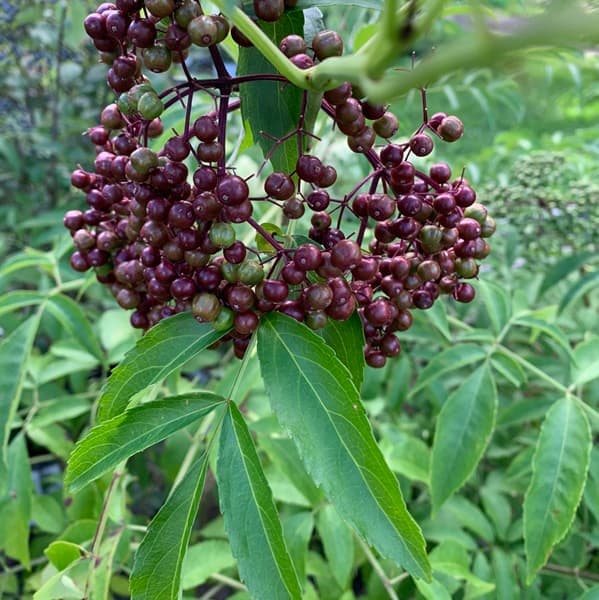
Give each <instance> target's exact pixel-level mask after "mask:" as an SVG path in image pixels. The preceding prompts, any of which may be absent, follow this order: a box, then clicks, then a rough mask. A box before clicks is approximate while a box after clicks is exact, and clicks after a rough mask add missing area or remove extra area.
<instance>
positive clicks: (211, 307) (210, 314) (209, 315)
mask: <svg viewBox="0 0 599 600" xmlns="http://www.w3.org/2000/svg"><path fill="white" fill-rule="evenodd" d="M221 309H222V305H221V303H220V301H219V299H218V298H217V297H216V296H215V295H214V294H208V293H203V294H196V295H195V296H194V297H193V300H192V302H191V314H192V315H193V316H194V317H197V318H198V319H201V320H202V321H205V322H208V323H211V322H212V321H214V319H216V317H217V316H218V314H219V313H220V311H221Z"/></svg>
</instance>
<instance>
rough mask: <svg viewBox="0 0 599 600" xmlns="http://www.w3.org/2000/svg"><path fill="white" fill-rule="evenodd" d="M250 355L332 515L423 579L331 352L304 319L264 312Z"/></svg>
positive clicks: (418, 549) (417, 540) (415, 533)
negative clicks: (256, 360) (254, 350)
mask: <svg viewBox="0 0 599 600" xmlns="http://www.w3.org/2000/svg"><path fill="white" fill-rule="evenodd" d="M258 357H259V359H260V367H261V369H262V376H263V378H264V381H265V384H266V389H267V392H268V394H269V397H270V400H271V404H272V407H273V409H274V411H275V413H276V414H277V417H278V419H279V421H280V423H281V424H282V425H283V426H284V427H285V428H286V429H287V430H288V431H289V433H290V435H291V437H292V439H293V440H294V441H295V443H296V445H297V447H298V450H299V452H300V456H301V457H302V459H303V461H304V464H305V465H306V467H307V469H308V472H309V473H310V474H311V476H312V478H313V479H314V481H315V482H316V484H317V485H319V486H320V487H322V489H323V490H324V492H325V494H326V495H327V497H328V498H329V500H330V501H331V502H332V503H333V504H334V505H335V507H336V509H337V511H338V512H339V514H340V516H341V517H342V518H344V519H346V520H347V521H348V522H349V523H350V524H351V525H353V527H355V528H356V530H357V531H358V532H359V533H360V535H362V536H363V537H364V538H365V539H366V540H367V541H368V542H369V543H371V544H372V545H373V546H374V547H375V548H376V549H377V550H378V551H379V552H380V554H381V555H382V556H384V557H386V558H390V559H391V560H393V561H395V562H396V563H398V564H400V565H401V566H403V567H404V568H405V569H406V570H407V571H408V572H410V573H411V574H412V575H414V576H415V577H423V578H426V579H429V578H430V567H429V564H428V560H427V558H426V552H425V543H424V538H423V537H422V533H421V531H420V528H419V527H418V525H417V524H416V522H415V521H414V520H413V518H412V517H411V516H410V514H409V513H408V511H407V509H406V505H405V502H404V500H403V497H402V495H401V490H400V489H399V485H398V482H397V479H396V478H395V476H394V475H393V473H392V472H391V470H390V469H389V467H388V465H387V464H386V463H385V460H384V458H383V455H382V453H381V451H380V449H379V448H378V446H377V444H376V441H375V439H374V436H373V433H372V429H371V427H370V423H369V422H368V419H367V417H366V414H365V412H364V408H363V407H362V405H361V403H360V399H359V396H358V392H357V390H356V387H355V386H354V384H353V382H352V381H351V376H350V374H349V371H348V370H347V369H346V368H345V366H344V365H343V364H342V363H341V362H340V361H339V359H338V358H337V357H336V356H335V353H334V352H333V350H332V349H331V348H330V347H328V346H327V345H326V344H325V343H324V341H323V340H322V338H320V337H319V336H318V335H317V334H315V333H314V332H312V331H311V330H310V329H308V327H306V326H305V325H302V324H300V323H297V322H296V321H294V320H293V319H290V318H289V317H286V316H285V315H281V314H269V315H267V316H266V317H263V319H262V322H261V325H260V328H259V329H258Z"/></svg>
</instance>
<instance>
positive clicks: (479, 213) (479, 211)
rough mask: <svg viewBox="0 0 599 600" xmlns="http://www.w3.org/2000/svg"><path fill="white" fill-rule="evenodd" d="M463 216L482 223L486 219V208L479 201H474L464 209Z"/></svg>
mask: <svg viewBox="0 0 599 600" xmlns="http://www.w3.org/2000/svg"><path fill="white" fill-rule="evenodd" d="M464 216H465V217H468V218H470V219H474V220H475V221H478V222H479V223H480V224H481V225H483V224H484V223H485V221H486V220H487V209H486V208H485V207H484V206H483V205H482V204H480V203H479V202H475V203H474V204H471V205H470V206H468V207H467V208H465V209H464Z"/></svg>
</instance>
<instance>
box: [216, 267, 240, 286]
mask: <svg viewBox="0 0 599 600" xmlns="http://www.w3.org/2000/svg"><path fill="white" fill-rule="evenodd" d="M220 272H221V273H222V276H223V278H224V279H226V280H227V281H228V282H229V283H237V282H238V281H239V265H238V264H235V263H229V262H225V263H223V264H222V265H221V267H220Z"/></svg>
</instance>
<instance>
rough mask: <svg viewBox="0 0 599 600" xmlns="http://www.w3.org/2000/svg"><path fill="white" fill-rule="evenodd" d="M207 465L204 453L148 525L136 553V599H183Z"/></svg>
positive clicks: (133, 587) (133, 588)
mask: <svg viewBox="0 0 599 600" xmlns="http://www.w3.org/2000/svg"><path fill="white" fill-rule="evenodd" d="M207 466H208V460H207V455H206V454H204V455H202V456H201V457H200V459H199V460H198V461H197V462H196V463H195V464H194V465H192V466H191V467H190V469H189V471H188V472H187V473H186V474H185V477H184V479H183V480H182V481H181V483H180V484H179V485H178V486H177V487H176V488H175V489H174V490H173V492H172V493H171V495H170V496H169V497H168V498H167V500H166V502H165V503H164V505H163V506H162V508H161V509H160V510H159V511H158V513H157V514H156V516H155V517H154V518H153V519H152V521H151V523H150V525H149V526H148V530H147V532H146V535H145V536H144V538H143V540H142V542H141V544H140V546H139V548H138V549H137V552H136V553H135V561H134V563H133V570H132V572H131V598H132V600H153V599H154V600H176V599H177V598H178V597H179V588H180V584H181V569H182V567H183V560H184V557H185V555H186V552H187V545H188V544H189V538H190V536H191V529H192V527H193V523H194V521H195V518H196V513H197V511H198V506H199V504H200V499H201V497H202V490H203V489H204V481H205V478H206V468H207ZM200 583H202V582H200ZM196 585H199V583H198V584H196Z"/></svg>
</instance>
